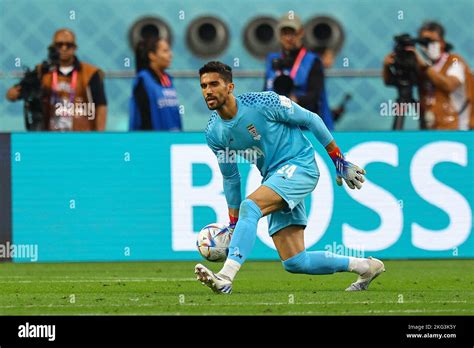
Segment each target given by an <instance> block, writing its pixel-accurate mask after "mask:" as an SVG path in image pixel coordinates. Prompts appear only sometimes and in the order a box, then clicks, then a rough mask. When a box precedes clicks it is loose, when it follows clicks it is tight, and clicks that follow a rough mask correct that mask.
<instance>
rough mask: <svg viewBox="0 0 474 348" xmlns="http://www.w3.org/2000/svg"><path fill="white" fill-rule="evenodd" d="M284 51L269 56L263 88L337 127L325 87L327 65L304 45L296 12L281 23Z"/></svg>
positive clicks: (279, 28)
mask: <svg viewBox="0 0 474 348" xmlns="http://www.w3.org/2000/svg"><path fill="white" fill-rule="evenodd" d="M278 33H279V39H280V44H281V47H282V51H281V52H277V53H270V54H269V55H268V56H267V59H266V71H265V86H264V90H266V91H274V92H276V93H278V94H281V95H285V96H287V97H289V98H290V99H291V100H293V101H294V102H295V103H297V104H299V105H300V106H302V107H304V108H305V109H308V110H310V111H312V112H315V113H317V114H318V115H319V116H321V118H322V119H323V121H324V123H325V124H326V127H327V128H328V129H330V130H333V129H334V124H333V118H332V115H331V110H330V108H329V104H328V100H327V96H326V90H325V88H324V68H323V64H322V62H321V59H320V58H319V56H318V55H317V54H316V53H313V52H310V51H308V50H307V49H306V48H305V47H303V35H304V31H303V26H302V24H301V20H300V19H299V18H298V17H297V16H296V15H293V14H287V15H284V16H283V17H282V18H281V19H280V21H279V23H278Z"/></svg>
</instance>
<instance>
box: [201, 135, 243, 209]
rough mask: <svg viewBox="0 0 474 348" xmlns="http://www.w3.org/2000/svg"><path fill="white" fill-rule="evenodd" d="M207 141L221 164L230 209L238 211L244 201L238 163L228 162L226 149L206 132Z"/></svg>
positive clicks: (225, 193)
mask: <svg viewBox="0 0 474 348" xmlns="http://www.w3.org/2000/svg"><path fill="white" fill-rule="evenodd" d="M206 140H207V145H208V146H209V148H210V149H211V150H212V152H214V154H215V155H216V157H217V162H218V163H219V169H220V171H221V173H222V177H223V181H224V195H225V199H226V201H227V206H228V207H229V208H234V209H238V208H239V207H240V203H241V201H242V196H241V192H240V173H239V169H238V167H237V163H235V162H234V163H229V162H226V161H225V159H226V157H225V149H224V148H222V147H221V146H219V145H217V142H216V141H214V139H213V137H212V136H211V135H210V134H209V133H207V132H206Z"/></svg>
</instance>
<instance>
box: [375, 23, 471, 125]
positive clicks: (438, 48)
mask: <svg viewBox="0 0 474 348" xmlns="http://www.w3.org/2000/svg"><path fill="white" fill-rule="evenodd" d="M444 36H445V30H444V28H443V26H442V25H441V24H439V23H437V22H426V23H424V24H423V25H422V26H421V28H420V29H419V30H418V41H419V42H420V43H421V45H420V47H421V50H420V51H418V50H416V49H415V47H414V46H409V47H407V48H406V50H407V51H411V52H413V53H414V55H415V59H416V66H417V70H416V72H417V77H418V82H417V84H418V90H419V95H420V113H421V118H420V128H421V129H452V130H455V129H460V130H467V129H470V128H471V129H472V128H473V125H474V122H473V111H474V110H473V108H472V102H471V101H470V100H472V94H473V88H472V76H471V73H470V69H469V66H468V65H467V64H466V62H465V61H464V59H463V58H462V57H461V56H459V55H457V54H454V53H450V52H449V51H450V49H451V48H452V46H451V45H450V44H449V43H447V42H446V41H445V39H444ZM394 62H395V55H394V53H391V54H389V55H388V56H386V57H385V59H384V71H383V72H384V74H383V76H384V81H385V83H389V81H390V79H391V78H392V73H391V70H390V66H391V65H393V64H394Z"/></svg>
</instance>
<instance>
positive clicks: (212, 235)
mask: <svg viewBox="0 0 474 348" xmlns="http://www.w3.org/2000/svg"><path fill="white" fill-rule="evenodd" d="M231 238H232V231H231V230H229V229H228V227H227V226H226V225H224V224H219V223H213V224H209V225H207V226H205V227H203V228H202V230H201V231H199V234H198V237H197V242H196V245H197V249H198V251H199V253H200V254H201V255H202V257H204V258H205V259H206V260H208V261H213V262H222V261H225V259H226V258H227V254H228V253H229V244H230V240H231Z"/></svg>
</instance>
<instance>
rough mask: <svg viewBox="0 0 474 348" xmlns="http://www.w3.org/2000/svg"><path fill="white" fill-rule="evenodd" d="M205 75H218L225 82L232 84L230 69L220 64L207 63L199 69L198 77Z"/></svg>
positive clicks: (214, 62) (216, 62) (215, 62)
mask: <svg viewBox="0 0 474 348" xmlns="http://www.w3.org/2000/svg"><path fill="white" fill-rule="evenodd" d="M206 73H218V74H219V75H220V76H221V77H222V79H223V80H224V81H225V82H232V68H231V67H230V66H228V65H227V64H224V63H222V62H218V61H212V62H207V63H206V64H205V65H204V66H203V67H202V68H201V69H199V76H202V75H203V74H206Z"/></svg>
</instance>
